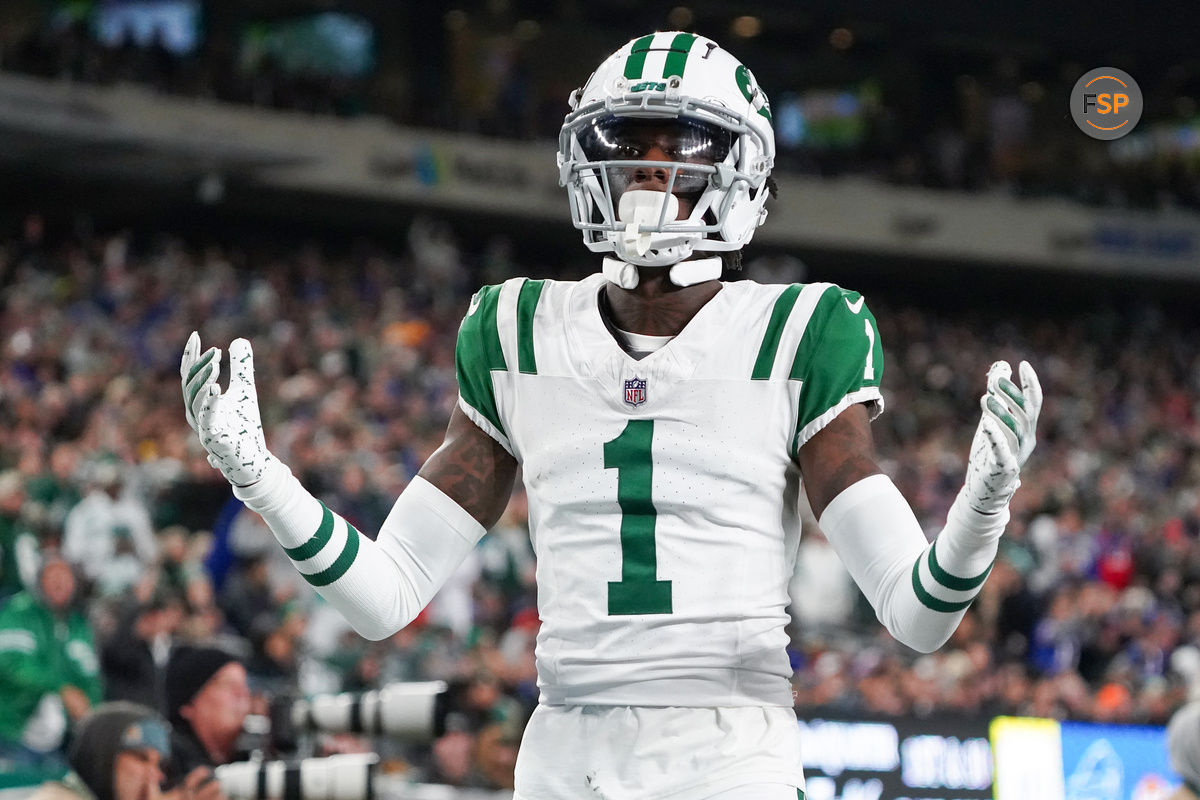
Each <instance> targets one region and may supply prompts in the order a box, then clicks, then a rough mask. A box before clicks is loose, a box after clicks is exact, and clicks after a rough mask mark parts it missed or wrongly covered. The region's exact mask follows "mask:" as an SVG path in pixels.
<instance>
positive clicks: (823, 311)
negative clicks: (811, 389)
mask: <svg viewBox="0 0 1200 800" xmlns="http://www.w3.org/2000/svg"><path fill="white" fill-rule="evenodd" d="M831 289H832V291H831ZM841 299H842V293H841V292H840V291H838V290H837V289H836V288H833V287H830V289H826V290H825V292H824V293H823V294H822V295H821V299H820V300H818V301H817V307H816V308H814V309H813V313H812V316H811V317H809V320H808V325H807V326H806V327H805V328H804V333H803V334H801V335H800V345H799V346H798V347H797V348H796V357H795V358H794V359H793V360H792V370H791V372H790V373H789V375H788V377H790V378H791V379H792V380H794V381H807V380H808V368H809V366H810V365H811V364H812V363H813V357H814V356H815V355H816V352H817V348H818V347H820V346H821V334H823V333H824V332H825V323H826V321H828V319H829V317H830V316H831V315H832V314H833V312H834V310H835V309H836V308H837V304H838V303H839V302H841Z"/></svg>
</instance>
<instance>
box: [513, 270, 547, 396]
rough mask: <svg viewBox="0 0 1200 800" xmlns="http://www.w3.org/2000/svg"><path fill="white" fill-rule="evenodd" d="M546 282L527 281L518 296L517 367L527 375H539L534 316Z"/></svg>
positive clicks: (522, 285)
mask: <svg viewBox="0 0 1200 800" xmlns="http://www.w3.org/2000/svg"><path fill="white" fill-rule="evenodd" d="M545 284H546V282H545V281H531V280H526V281H525V283H523V284H521V293H520V294H519V295H518V296H517V366H518V368H519V369H520V370H521V372H523V373H525V374H527V375H537V357H536V353H535V352H534V348H533V314H534V312H535V311H537V304H538V300H540V299H541V297H542V287H543V286H545Z"/></svg>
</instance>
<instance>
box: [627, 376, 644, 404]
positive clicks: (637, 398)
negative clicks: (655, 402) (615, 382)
mask: <svg viewBox="0 0 1200 800" xmlns="http://www.w3.org/2000/svg"><path fill="white" fill-rule="evenodd" d="M625 402H626V403H628V404H629V405H631V406H640V405H641V404H642V403H644V402H646V382H645V381H644V380H642V379H641V378H633V379H632V380H627V381H625Z"/></svg>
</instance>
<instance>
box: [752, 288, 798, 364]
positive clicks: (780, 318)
mask: <svg viewBox="0 0 1200 800" xmlns="http://www.w3.org/2000/svg"><path fill="white" fill-rule="evenodd" d="M801 288H803V287H801V286H800V285H799V284H796V283H794V284H792V285H791V286H789V287H787V288H786V289H784V290H783V293H782V294H781V295H779V299H777V300H776V301H775V307H774V308H773V309H771V319H770V321H768V322H767V332H766V335H764V336H763V340H762V344H761V345H760V346H759V348H758V358H756V359H755V360H754V372H753V373H752V374H751V375H750V378H751V380H756V381H765V380H768V379H769V378H770V377H771V368H772V367H773V366H775V353H776V352H777V351H778V350H779V337H781V336H783V326H784V325H785V324H787V320H788V316H789V315H790V314H791V313H792V308H793V307H794V306H795V305H796V298H798V297H799V296H800V290H801Z"/></svg>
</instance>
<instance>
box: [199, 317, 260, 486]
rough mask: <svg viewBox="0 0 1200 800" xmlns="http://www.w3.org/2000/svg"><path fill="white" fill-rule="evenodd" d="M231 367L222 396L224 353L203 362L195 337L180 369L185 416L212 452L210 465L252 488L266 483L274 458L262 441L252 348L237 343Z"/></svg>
mask: <svg viewBox="0 0 1200 800" xmlns="http://www.w3.org/2000/svg"><path fill="white" fill-rule="evenodd" d="M229 362H230V370H231V374H230V377H229V388H228V390H226V391H225V392H224V393H222V392H221V387H220V386H219V385H218V384H217V378H218V376H219V375H220V372H221V351H220V349H218V348H216V347H210V348H209V349H208V350H206V351H205V352H204V355H203V356H202V355H201V354H200V335H199V334H198V333H196V332H195V331H192V335H191V336H189V337H188V340H187V344H186V345H185V346H184V348H183V360H182V361H181V362H180V364H179V375H180V377H181V378H182V381H183V405H184V413H185V414H186V416H187V421H188V424H189V425H191V426H192V429H193V430H194V431H196V433H198V434H199V435H200V444H202V445H204V449H205V450H207V451H208V463H209V464H211V465H212V466H214V467H215V468H217V469H219V470H221V473H222V474H223V475H224V476H225V479H226V480H228V481H229V482H230V483H232V484H233V485H234V486H249V485H250V484H252V483H257V482H258V481H259V480H260V479H261V478H262V476H263V473H264V472H265V471H266V469H267V466H268V465H269V464H270V463H271V462H273V461H274V460H275V457H274V456H272V455H271V453H270V452H269V451H268V450H267V442H266V439H265V438H263V429H262V419H261V417H260V416H259V413H258V394H257V392H256V391H255V389H254V354H253V353H252V352H251V350H250V343H249V342H248V341H246V340H245V339H234V340H233V342H232V343H231V344H230V345H229Z"/></svg>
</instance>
